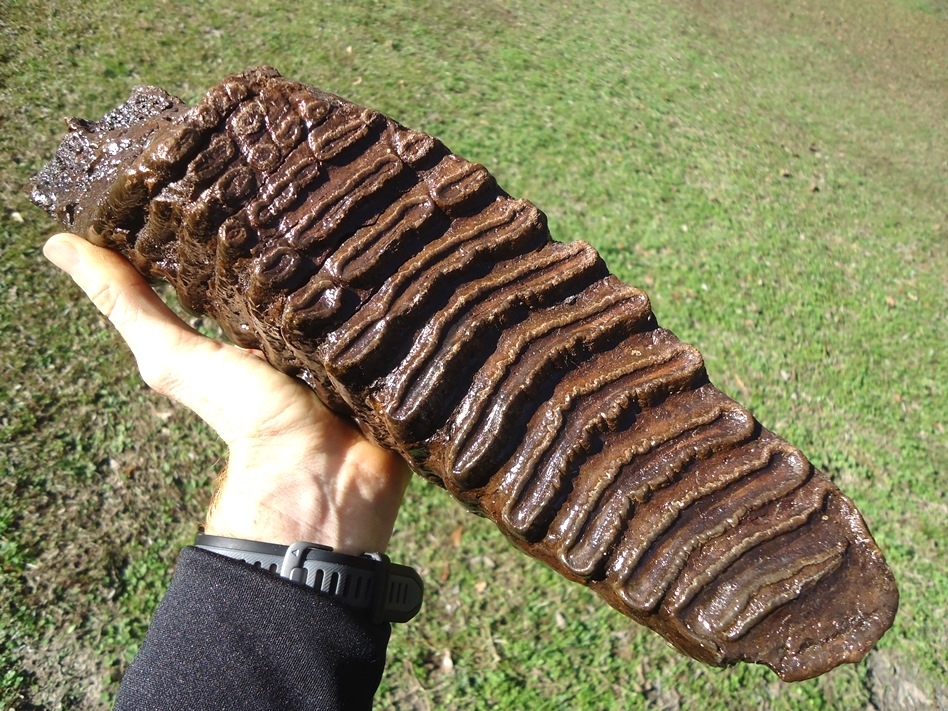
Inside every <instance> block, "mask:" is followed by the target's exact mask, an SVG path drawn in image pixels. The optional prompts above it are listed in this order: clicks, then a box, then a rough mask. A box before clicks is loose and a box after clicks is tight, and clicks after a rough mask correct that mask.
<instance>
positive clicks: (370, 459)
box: [43, 234, 411, 555]
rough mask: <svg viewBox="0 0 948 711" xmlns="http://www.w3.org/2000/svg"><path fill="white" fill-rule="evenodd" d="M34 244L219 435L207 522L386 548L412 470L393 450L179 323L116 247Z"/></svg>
mask: <svg viewBox="0 0 948 711" xmlns="http://www.w3.org/2000/svg"><path fill="white" fill-rule="evenodd" d="M43 251H44V254H45V255H46V257H47V258H48V259H49V260H50V261H51V262H53V264H55V265H56V266H58V267H59V268H60V269H62V270H63V271H65V272H66V273H67V274H69V275H70V276H71V277H72V278H73V280H74V281H75V282H76V283H77V284H78V285H79V286H80V287H81V288H82V289H83V291H85V293H86V295H87V296H88V297H89V298H90V299H91V300H92V302H93V303H94V304H95V305H96V307H97V308H98V309H99V311H101V312H102V313H103V314H104V315H105V316H106V317H107V318H108V319H109V320H110V321H111V322H112V324H113V325H114V326H115V328H116V329H117V330H118V332H119V333H120V334H121V336H122V338H124V339H125V342H126V343H127V344H128V346H129V348H130V349H131V351H132V353H133V354H134V356H135V359H136V361H137V362H138V369H139V371H140V372H141V376H142V378H143V379H144V381H145V382H146V383H147V384H148V385H149V386H151V387H152V388H154V389H155V390H156V391H158V392H159V393H161V394H163V395H166V396H167V397H170V398H172V399H173V400H176V401H177V402H179V403H181V404H182V405H184V406H185V407H187V408H189V409H191V410H193V411H194V412H195V413H197V415H198V416H200V417H201V418H202V419H203V420H204V421H205V422H207V423H208V424H209V425H210V426H211V427H212V428H213V429H214V430H215V431H216V432H217V433H218V434H219V435H220V436H221V438H222V439H223V440H224V442H226V443H227V446H228V448H229V459H228V463H227V468H226V471H225V472H224V473H222V474H221V476H220V478H219V480H218V488H217V491H216V493H215V495H214V499H213V501H212V503H211V507H210V510H209V511H208V515H207V521H206V525H205V532H206V533H209V534H212V535H217V536H230V537H234V538H245V539H250V540H257V541H266V542H270V543H280V544H288V543H292V542H294V541H300V540H305V541H311V542H314V543H320V544H323V545H328V546H332V547H333V548H334V549H335V550H337V551H339V552H341V553H349V554H356V555H358V554H361V553H364V552H366V551H379V552H383V551H384V550H385V548H386V546H387V544H388V540H389V538H390V537H391V534H392V529H393V527H394V525H395V518H396V516H397V514H398V508H399V506H400V505H401V501H402V496H403V494H404V492H405V488H406V487H407V486H408V482H409V480H410V476H411V475H410V472H409V470H408V468H407V466H406V464H405V463H404V461H403V460H402V459H401V458H400V457H398V456H397V455H395V454H392V453H391V452H388V451H386V450H384V449H381V448H380V447H378V446H376V445H374V444H372V443H370V442H369V441H368V440H366V439H365V437H363V435H362V434H361V432H359V430H358V429H357V428H356V427H355V426H354V425H353V424H352V423H350V422H349V421H347V420H345V419H343V418H341V417H339V416H338V415H336V414H334V413H333V412H331V411H330V410H329V409H327V408H326V406H325V405H323V404H322V402H321V401H320V400H319V398H317V397H316V394H315V393H314V392H313V391H312V390H311V389H310V388H308V387H307V386H306V385H304V384H303V383H301V382H300V381H298V380H295V379H294V378H291V377H289V376H287V375H284V374H283V373H280V372H278V371H277V370H275V369H274V368H272V367H271V366H270V365H269V364H267V363H266V361H264V360H263V358H262V357H261V356H260V355H259V354H256V353H255V352H253V351H247V350H244V349H241V348H238V347H236V346H232V345H229V344H225V343H220V342H218V341H215V340H213V339H210V338H206V337H204V336H202V335H201V334H199V333H198V332H196V331H195V330H193V329H192V328H190V327H189V326H188V325H187V324H185V323H184V322H182V321H181V319H179V318H178V317H177V316H176V315H175V314H174V312H173V311H171V310H170V309H169V308H168V307H167V306H166V305H165V304H164V303H163V302H162V301H161V299H160V298H159V297H158V296H157V295H156V294H155V292H154V291H153V290H152V289H151V287H150V286H149V285H148V283H147V282H146V281H145V279H144V278H142V276H141V275H140V274H139V273H138V272H137V271H135V269H134V268H133V267H132V266H131V265H130V264H129V263H128V262H127V261H126V260H125V259H124V258H123V257H122V256H121V255H119V254H117V253H115V252H112V251H110V250H106V249H103V248H100V247H96V246H94V245H92V244H89V243H88V242H86V241H85V240H83V239H81V238H80V237H77V236H76V235H71V234H58V235H54V236H53V237H51V238H50V239H49V241H48V242H47V243H46V246H45V247H44V250H43Z"/></svg>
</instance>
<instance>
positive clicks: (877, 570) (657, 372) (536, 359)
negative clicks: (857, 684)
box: [32, 69, 898, 680]
mask: <svg viewBox="0 0 948 711" xmlns="http://www.w3.org/2000/svg"><path fill="white" fill-rule="evenodd" d="M32 197H33V200H34V201H35V202H36V203H37V204H38V205H40V206H42V207H43V208H45V209H46V210H47V211H48V212H49V213H50V214H51V215H52V216H53V217H55V218H56V219H58V220H59V221H60V222H61V223H62V224H63V225H64V226H65V227H66V228H67V229H70V230H73V231H75V232H78V233H80V234H83V235H84V236H86V237H87V238H88V239H90V240H92V241H93V242H95V243H97V244H100V245H105V246H108V247H110V248H112V249H116V250H118V251H120V252H121V253H122V254H124V255H126V256H127V257H128V258H129V259H130V260H131V261H132V263H133V264H134V265H135V266H136V267H137V268H138V269H139V270H140V271H141V272H142V273H143V274H145V275H147V276H148V277H150V278H155V279H164V280H167V281H168V282H170V283H171V284H172V285H174V287H175V289H176V290H177V293H178V295H179V297H180V299H181V301H182V302H183V303H184V304H185V305H186V306H188V307H189V308H191V309H194V310H195V311H198V312H201V313H205V314H209V315H211V316H213V317H214V318H216V319H217V320H218V321H219V322H220V324H221V326H222V327H223V329H224V331H225V332H226V333H227V335H228V336H229V337H230V338H231V339H233V340H234V341H235V342H236V343H238V344H240V345H243V346H249V347H254V348H259V349H261V350H262V351H263V352H264V353H265V354H266V356H267V358H268V359H269V360H270V362H271V363H272V364H273V365H274V366H276V367H277V368H279V369H281V370H283V371H285V372H287V373H291V374H293V375H295V376H298V377H300V378H302V379H303V380H304V381H306V382H307V383H309V384H310V385H311V386H312V387H313V388H314V389H315V390H316V391H317V392H318V393H319V395H320V397H321V398H322V399H323V400H324V401H325V402H326V403H327V404H329V405H330V406H331V407H332V408H334V409H335V410H337V411H339V412H341V413H345V414H347V415H351V416H352V417H354V418H355V419H356V421H357V422H358V423H359V425H360V426H361V427H362V429H363V430H364V431H365V433H366V434H367V435H368V436H369V437H370V438H372V439H374V440H375V441H377V442H379V443H381V444H383V445H384V446H386V447H389V448H391V449H393V450H395V451H397V452H399V453H400V454H402V455H403V456H404V457H405V458H406V459H407V460H408V461H409V462H410V463H411V465H412V466H413V468H414V469H415V471H416V472H418V473H419V474H422V475H423V476H425V477H427V478H428V479H429V480H431V481H434V482H437V483H439V484H441V485H443V486H444V487H445V488H446V489H447V490H448V491H449V492H450V493H451V494H453V495H454V496H455V497H456V498H457V499H459V500H460V501H461V502H463V503H464V504H465V505H466V506H468V507H469V508H470V509H472V510H473V511H476V512H477V513H480V514H483V515H485V516H487V517H489V518H491V519H492V520H493V521H495V522H496V523H497V525H498V526H499V527H500V528H501V530H502V531H503V532H504V533H505V534H506V535H507V536H508V537H509V538H510V539H511V540H512V541H513V542H514V543H515V544H516V545H517V546H518V547H519V548H521V549H522V550H524V551H525V552H527V553H528V554H530V555H532V556H535V557H537V558H539V559H541V560H543V561H545V562H546V563H547V564H549V565H550V566H552V567H553V568H554V569H556V570H557V571H559V572H560V573H562V574H563V575H565V576H566V577H568V578H570V579H572V580H576V581H579V582H582V583H585V584H586V585H589V586H590V587H592V588H593V589H595V590H596V591H597V592H598V593H599V594H600V595H602V597H603V598H605V599H606V600H607V601H608V602H609V604H610V605H612V606H613V607H615V608H616V609H618V610H620V611H621V612H623V613H625V614H627V615H629V616H631V617H633V618H634V619H636V620H638V621H639V622H642V623H643V624H646V625H648V626H649V627H651V628H653V629H655V630H657V631H658V632H659V633H661V634H662V635H663V636H664V637H665V638H666V639H668V640H669V641H670V642H672V643H673V644H674V645H675V646H676V647H678V648H679V649H681V650H682V651H684V652H686V653H687V654H690V655H692V656H693V657H696V658H697V659H700V660H702V661H705V662H708V663H710V664H716V665H726V664H731V663H734V662H736V661H740V660H746V661H751V662H761V663H764V664H766V665H768V666H770V667H771V668H773V669H774V670H775V671H776V672H777V673H778V674H779V675H780V676H781V677H782V678H783V679H785V680H798V679H805V678H809V677H812V676H815V675H817V674H821V673H823V672H825V671H827V670H829V669H831V668H833V667H835V666H836V665H838V664H841V663H844V662H855V661H858V660H860V659H861V658H862V657H863V656H864V655H865V654H866V652H867V651H868V650H869V649H870V648H871V647H872V645H873V644H874V643H875V642H876V641H877V640H878V639H879V637H880V636H881V635H882V634H883V632H885V630H886V629H887V628H888V627H889V625H890V624H891V623H892V619H893V617H894V614H895V610H896V607H897V603H898V592H897V589H896V585H895V582H894V580H893V577H892V574H891V572H890V571H889V569H888V567H887V566H886V563H885V560H884V558H883V556H882V554H881V552H880V551H879V549H878V548H877V547H876V545H875V543H874V541H873V539H872V537H871V535H870V534H869V531H868V530H867V529H866V526H865V524H864V522H863V520H862V518H861V516H860V515H859V513H858V512H857V511H856V509H855V507H854V505H853V504H852V502H851V501H850V500H849V499H848V498H846V497H845V496H844V495H843V494H842V493H841V492H840V491H839V490H838V489H837V488H836V487H835V486H834V485H833V484H832V483H830V482H829V481H828V479H827V478H826V477H825V476H824V475H823V474H822V473H820V472H819V471H816V470H815V469H814V468H813V466H812V465H811V464H810V463H809V462H808V461H807V459H806V458H805V457H804V456H803V454H802V453H801V452H800V451H799V450H797V449H796V448H795V447H793V446H792V445H790V444H789V443H787V442H786V441H784V440H783V439H781V438H779V437H777V436H776V435H774V434H773V433H771V432H769V431H768V430H766V429H764V428H763V427H762V426H761V425H760V423H758V422H757V421H756V420H755V419H754V417H753V416H752V415H751V414H750V413H749V412H748V411H747V410H745V409H744V408H743V407H741V406H740V405H739V404H738V403H736V402H734V401H733V400H731V399H730V398H729V397H727V396H726V395H724V394H723V393H721V392H720V391H719V390H717V389H716V388H715V387H714V386H713V385H711V384H710V382H709V381H708V377H707V375H706V373H705V370H704V366H703V362H702V358H701V355H700V354H699V353H698V351H697V350H695V349H694V348H693V347H692V346H689V345H687V344H685V343H682V342H681V341H679V340H678V339H677V338H676V337H675V336H674V335H673V334H672V333H670V332H669V331H666V330H664V329H662V328H659V326H658V324H657V323H656V320H655V317H654V316H653V314H652V311H651V308H650V306H649V302H648V298H647V297H646V295H645V294H644V293H643V292H642V291H640V290H638V289H635V288H633V287H631V286H627V285H625V284H623V283H621V282H620V281H619V280H618V279H616V278H615V277H614V276H612V275H610V274H609V272H608V270H607V268H606V266H605V264H604V263H603V262H602V260H601V259H600V258H599V256H598V254H597V253H596V252H595V250H593V249H592V247H590V246H589V245H588V244H585V243H583V242H574V243H572V244H563V243H558V242H554V241H553V240H552V239H551V238H550V234H549V231H548V229H547V225H546V220H545V218H544V216H543V214H542V213H541V212H540V211H539V210H537V209H536V208H535V207H534V206H533V205H532V204H530V203H529V202H527V201H525V200H517V199H514V198H512V197H510V196H509V195H507V194H506V193H505V192H503V191H502V190H501V189H500V188H498V186H497V185H496V184H495V182H494V180H493V178H492V177H491V175H490V173H488V172H487V170H486V169H485V168H484V167H483V166H480V165H477V164H475V163H470V162H468V161H465V160H463V159H462V158H459V157H458V156H456V155H454V154H452V153H451V152H450V151H449V150H448V149H447V148H445V146H444V145H442V144H441V143H440V142H439V141H438V140H437V139H435V138H432V137H431V136H428V135H426V134H424V133H419V132H417V131H412V130H410V129H407V128H404V127H403V126H401V125H399V124H398V123H396V122H395V121H393V120H391V119H388V118H386V117H385V116H383V115H381V114H379V113H377V112H375V111H371V110H369V109H364V108H360V107H358V106H354V105H353V104H350V103H348V102H346V101H344V100H342V99H340V98H338V97H336V96H332V95H330V94H326V93H324V92H321V91H318V90H316V89H313V88H311V87H308V86H305V85H301V84H297V83H294V82H290V81H287V80H285V79H283V78H282V77H281V76H280V75H279V74H277V73H276V72H275V71H273V70H271V69H256V70H252V71H249V72H246V73H244V74H241V75H238V76H235V77H232V78H229V79H227V80H225V81H224V82H223V83H221V84H220V85H219V86H216V87H214V88H213V89H211V90H210V91H209V92H208V93H207V95H206V96H205V97H204V98H203V99H201V101H200V102H198V104H197V105H196V106H195V107H193V108H189V107H187V106H185V105H183V104H182V103H181V102H180V101H178V100H177V99H174V98H172V97H170V96H168V95H167V94H166V93H165V92H163V91H161V90H160V89H156V88H139V89H136V90H135V92H134V94H133V95H132V97H131V98H130V99H129V101H128V102H127V103H125V104H124V105H122V106H120V107H119V108H117V109H115V110H114V111H112V112H111V113H109V114H107V115H106V116H105V117H103V118H102V119H100V120H99V121H95V122H85V121H81V120H70V121H69V132H68V134H67V135H66V137H65V139H64V141H63V143H62V146H61V147H60V149H59V151H58V152H57V154H56V156H55V158H54V159H53V160H52V162H51V163H50V164H49V165H48V166H47V167H46V168H45V169H44V170H43V171H42V172H41V173H40V174H39V175H38V176H36V178H35V179H34V183H33V193H32Z"/></svg>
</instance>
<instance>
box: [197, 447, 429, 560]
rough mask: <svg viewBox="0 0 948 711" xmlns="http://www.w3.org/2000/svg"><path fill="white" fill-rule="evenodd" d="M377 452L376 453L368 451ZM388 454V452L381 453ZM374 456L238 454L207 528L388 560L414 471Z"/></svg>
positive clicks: (296, 451) (282, 451)
mask: <svg viewBox="0 0 948 711" xmlns="http://www.w3.org/2000/svg"><path fill="white" fill-rule="evenodd" d="M367 446H371V445H367ZM379 452H381V450H379ZM372 454H373V452H372V451H368V452H363V453H357V456H349V457H345V458H343V459H342V460H341V461H339V460H338V459H336V458H332V457H328V456H327V455H326V454H325V453H324V451H319V450H317V449H314V448H312V447H309V446H306V443H299V442H297V443H294V442H282V443H274V442H273V441H270V442H268V446H267V447H266V448H255V447H253V446H243V447H232V448H231V453H230V457H229V461H228V464H227V467H226V469H225V471H224V473H223V474H222V475H221V477H220V479H219V480H218V488H217V491H216V493H215V495H214V498H213V500H212V503H211V506H210V509H209V511H208V515H207V519H206V522H205V529H204V530H205V532H206V533H207V534H209V535H216V536H226V537H230V538H243V539H248V540H256V541H266V542H269V543H277V544H281V545H288V544H290V543H292V542H294V541H314V542H317V543H320V544H322V545H325V546H329V547H331V548H333V549H334V550H336V551H339V552H341V553H348V554H356V555H359V554H361V553H364V552H366V551H378V552H384V551H385V549H386V548H387V546H388V542H389V539H390V538H391V535H392V530H393V528H394V524H395V517H396V515H397V512H398V507H399V505H400V504H401V500H402V496H403V494H404V491H405V488H406V486H407V483H408V480H409V476H410V475H409V473H408V471H407V467H405V466H404V465H402V464H401V463H400V462H399V463H398V464H397V465H396V466H393V465H392V461H391V459H390V457H392V456H393V455H390V454H389V453H384V452H383V453H382V454H383V455H384V459H382V460H381V461H380V460H379V459H378V458H377V457H375V456H369V455H372Z"/></svg>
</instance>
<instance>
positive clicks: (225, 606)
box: [115, 548, 391, 711]
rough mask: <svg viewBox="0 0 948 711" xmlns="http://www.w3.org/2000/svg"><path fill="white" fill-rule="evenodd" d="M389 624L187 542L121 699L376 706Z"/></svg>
mask: <svg viewBox="0 0 948 711" xmlns="http://www.w3.org/2000/svg"><path fill="white" fill-rule="evenodd" d="M390 632H391V628H390V626H389V625H387V624H384V625H373V624H371V623H370V622H369V621H367V620H365V619H362V618H361V617H360V616H359V615H358V613H355V612H352V611H350V610H349V608H347V607H345V606H343V605H342V604H340V603H338V602H336V601H335V600H333V599H331V598H329V597H327V596H324V595H321V594H319V593H317V592H313V591H311V590H307V589H305V588H303V587H301V586H299V585H296V584H294V583H291V582H289V581H286V580H283V579H282V578H279V577H278V576H276V575H273V574H271V573H267V572H265V571H261V570H257V569H255V568H252V567H251V566H249V565H247V564H245V563H242V562H240V561H236V560H231V559H229V558H225V557H223V556H218V555H216V554H214V553H210V552H208V551H204V550H200V549H198V548H185V549H184V551H182V553H181V556H180V557H179V559H178V566H177V569H176V570H175V574H174V578H173V580H172V582H171V586H170V587H169V588H168V592H167V593H166V594H165V597H164V599H163V600H162V601H161V604H160V605H159V606H158V609H157V611H156V612H155V616H154V619H153V620H152V623H151V627H150V628H149V630H148V634H147V636H146V637H145V642H144V643H143V644H142V647H141V650H140V651H139V653H138V656H137V657H136V658H135V661H133V662H132V665H131V666H130V667H129V670H128V672H127V673H126V675H125V678H124V679H123V681H122V686H121V688H120V689H119V695H118V700H117V702H116V705H115V708H116V709H119V710H122V711H125V710H131V709H134V710H135V711H147V710H148V709H155V710H157V709H161V710H162V711H193V710H194V709H206V710H208V711H213V710H215V709H220V710H221V711H224V710H227V711H241V710H242V709H247V710H248V711H249V710H250V709H253V710H254V711H261V710H264V709H281V710H282V709H301V710H302V709H307V710H309V709H314V710H315V709H343V708H345V709H361V708H370V707H371V705H372V697H373V696H374V694H375V691H376V689H377V688H378V685H379V682H380V681H381V678H382V671H383V669H384V666H385V649H386V646H387V644H388V638H389V634H390Z"/></svg>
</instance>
